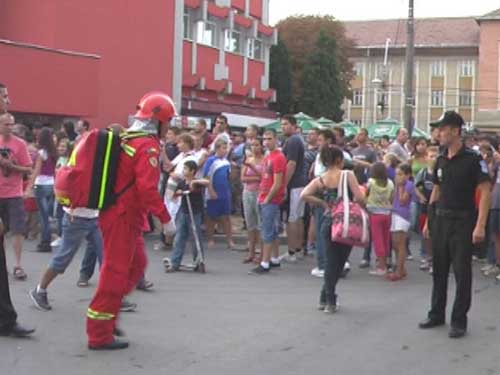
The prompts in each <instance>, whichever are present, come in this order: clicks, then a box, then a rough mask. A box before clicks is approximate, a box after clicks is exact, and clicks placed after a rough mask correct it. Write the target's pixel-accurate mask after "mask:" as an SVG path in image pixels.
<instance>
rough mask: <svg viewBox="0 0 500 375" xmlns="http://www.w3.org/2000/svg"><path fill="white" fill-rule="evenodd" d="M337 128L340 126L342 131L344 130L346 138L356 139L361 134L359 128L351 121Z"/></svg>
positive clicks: (342, 123)
mask: <svg viewBox="0 0 500 375" xmlns="http://www.w3.org/2000/svg"><path fill="white" fill-rule="evenodd" d="M336 126H339V127H341V128H342V129H344V133H345V136H346V137H347V138H350V137H354V136H356V135H357V134H358V132H359V126H357V125H355V124H353V123H352V122H349V121H344V122H341V123H340V124H337V125H336Z"/></svg>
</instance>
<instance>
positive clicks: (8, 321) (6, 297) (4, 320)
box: [0, 235, 17, 329]
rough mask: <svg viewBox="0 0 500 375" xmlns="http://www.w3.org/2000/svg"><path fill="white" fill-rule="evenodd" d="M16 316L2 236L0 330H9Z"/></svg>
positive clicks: (0, 247) (0, 243)
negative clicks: (11, 298) (11, 297)
mask: <svg viewBox="0 0 500 375" xmlns="http://www.w3.org/2000/svg"><path fill="white" fill-rule="evenodd" d="M16 320H17V314H16V310H15V309H14V306H13V305H12V301H11V300H10V291H9V277H8V274H7V262H6V259H5V246H4V238H3V235H2V236H0V329H4V328H7V329H8V328H9V327H11V326H13V325H14V324H15V323H16Z"/></svg>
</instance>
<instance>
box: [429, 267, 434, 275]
mask: <svg viewBox="0 0 500 375" xmlns="http://www.w3.org/2000/svg"><path fill="white" fill-rule="evenodd" d="M433 272H434V270H433V269H432V266H430V267H429V275H432V273H433Z"/></svg>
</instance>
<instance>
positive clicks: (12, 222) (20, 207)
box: [0, 197, 26, 234]
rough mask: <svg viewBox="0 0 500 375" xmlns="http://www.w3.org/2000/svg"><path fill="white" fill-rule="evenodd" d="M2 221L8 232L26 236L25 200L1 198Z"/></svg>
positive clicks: (0, 214)
mask: <svg viewBox="0 0 500 375" xmlns="http://www.w3.org/2000/svg"><path fill="white" fill-rule="evenodd" d="M0 219H2V222H3V224H4V226H5V231H6V232H7V231H10V232H11V233H12V234H24V232H25V228H26V211H25V210H24V201H23V198H21V197H15V198H0Z"/></svg>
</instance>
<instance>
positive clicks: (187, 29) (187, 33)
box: [184, 10, 191, 39]
mask: <svg viewBox="0 0 500 375" xmlns="http://www.w3.org/2000/svg"><path fill="white" fill-rule="evenodd" d="M184 39H191V16H190V15H189V12H187V11H186V10H185V11H184Z"/></svg>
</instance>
